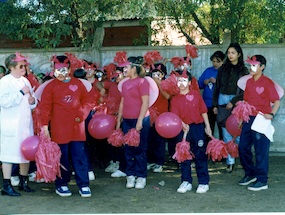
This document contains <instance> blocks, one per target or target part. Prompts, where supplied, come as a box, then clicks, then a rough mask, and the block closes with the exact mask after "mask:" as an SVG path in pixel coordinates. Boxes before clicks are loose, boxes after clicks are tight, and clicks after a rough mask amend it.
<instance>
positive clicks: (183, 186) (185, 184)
mask: <svg viewBox="0 0 285 215" xmlns="http://www.w3.org/2000/svg"><path fill="white" fill-rule="evenodd" d="M190 190H192V184H190V183H189V182H188V181H183V182H182V184H180V186H179V188H178V189H177V192H178V193H186V192H187V191H190Z"/></svg>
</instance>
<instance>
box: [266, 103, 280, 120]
mask: <svg viewBox="0 0 285 215" xmlns="http://www.w3.org/2000/svg"><path fill="white" fill-rule="evenodd" d="M279 107H280V100H276V101H275V102H274V104H273V107H272V111H271V113H268V114H264V117H265V118H266V119H273V117H274V115H275V114H276V112H277V110H278V108H279ZM272 114H273V115H272Z"/></svg>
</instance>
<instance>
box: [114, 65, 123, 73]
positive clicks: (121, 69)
mask: <svg viewBox="0 0 285 215" xmlns="http://www.w3.org/2000/svg"><path fill="white" fill-rule="evenodd" d="M116 70H118V71H120V72H124V67H119V66H117V67H116Z"/></svg>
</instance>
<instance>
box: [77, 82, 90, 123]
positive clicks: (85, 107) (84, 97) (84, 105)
mask: <svg viewBox="0 0 285 215" xmlns="http://www.w3.org/2000/svg"><path fill="white" fill-rule="evenodd" d="M81 91H82V94H81V107H80V108H79V110H78V112H77V116H78V117H79V118H80V119H81V120H82V121H84V120H85V119H86V118H87V116H88V114H89V112H90V110H91V108H92V98H93V97H91V96H89V93H88V91H87V90H86V88H85V86H84V85H83V84H82V83H81Z"/></svg>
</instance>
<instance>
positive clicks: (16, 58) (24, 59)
mask: <svg viewBox="0 0 285 215" xmlns="http://www.w3.org/2000/svg"><path fill="white" fill-rule="evenodd" d="M15 55H16V57H15V59H14V60H12V61H13V62H20V61H26V63H27V64H28V58H27V57H24V56H23V55H21V54H20V53H19V52H16V53H15Z"/></svg>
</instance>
